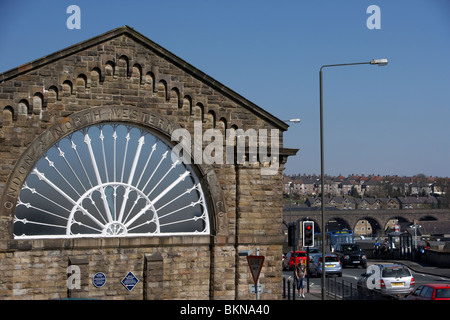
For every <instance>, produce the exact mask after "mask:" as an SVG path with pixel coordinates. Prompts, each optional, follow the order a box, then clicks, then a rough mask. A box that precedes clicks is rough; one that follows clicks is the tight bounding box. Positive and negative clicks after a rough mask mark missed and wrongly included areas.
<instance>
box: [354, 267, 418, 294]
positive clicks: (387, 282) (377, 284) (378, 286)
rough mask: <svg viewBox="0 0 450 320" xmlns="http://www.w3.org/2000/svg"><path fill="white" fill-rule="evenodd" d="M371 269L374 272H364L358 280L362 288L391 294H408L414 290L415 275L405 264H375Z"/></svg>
mask: <svg viewBox="0 0 450 320" xmlns="http://www.w3.org/2000/svg"><path fill="white" fill-rule="evenodd" d="M369 269H371V271H373V272H369V273H363V274H362V277H361V278H360V279H359V280H358V286H359V287H360V288H361V289H362V290H376V291H380V292H381V293H384V294H390V295H408V294H410V293H411V292H412V291H413V290H414V284H415V280H414V277H413V275H412V273H411V271H410V270H409V269H408V267H406V266H404V265H401V264H395V263H387V264H374V265H372V266H371V268H369ZM368 283H369V285H368Z"/></svg>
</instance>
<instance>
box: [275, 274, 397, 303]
mask: <svg viewBox="0 0 450 320" xmlns="http://www.w3.org/2000/svg"><path fill="white" fill-rule="evenodd" d="M326 281H327V283H326V290H327V296H328V298H329V299H333V300H397V299H398V297H397V296H392V295H388V294H384V293H381V292H379V291H375V290H368V289H366V288H362V287H361V286H360V285H358V284H355V283H351V282H349V281H345V280H343V279H342V278H338V277H327V278H326ZM305 289H306V288H305ZM296 292H297V284H296V282H295V280H294V279H292V278H288V279H286V278H285V277H283V299H285V300H296Z"/></svg>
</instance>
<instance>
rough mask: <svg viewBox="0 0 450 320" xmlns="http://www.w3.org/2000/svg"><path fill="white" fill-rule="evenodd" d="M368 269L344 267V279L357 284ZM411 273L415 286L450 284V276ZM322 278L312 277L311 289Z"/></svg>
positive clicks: (286, 273)
mask: <svg viewBox="0 0 450 320" xmlns="http://www.w3.org/2000/svg"><path fill="white" fill-rule="evenodd" d="M374 263H376V261H375V260H369V261H368V263H367V264H368V266H369V265H371V264H374ZM365 271H366V269H363V268H361V267H358V268H344V269H342V278H341V279H342V280H344V281H348V282H350V283H353V284H356V283H357V282H358V279H359V278H361V274H362V273H364V272H365ZM293 273H294V272H293V271H283V276H284V277H286V278H292V277H293ZM411 273H412V275H413V277H414V280H415V286H414V288H417V287H418V286H420V285H422V284H425V283H448V284H450V278H446V277H440V276H435V275H430V274H424V273H418V272H415V271H413V270H411ZM320 284H321V278H310V290H312V291H320V287H321V285H320Z"/></svg>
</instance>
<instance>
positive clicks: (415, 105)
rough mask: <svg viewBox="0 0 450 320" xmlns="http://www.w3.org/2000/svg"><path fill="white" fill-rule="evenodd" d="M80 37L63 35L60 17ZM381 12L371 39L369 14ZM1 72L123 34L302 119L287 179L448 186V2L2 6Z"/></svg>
mask: <svg viewBox="0 0 450 320" xmlns="http://www.w3.org/2000/svg"><path fill="white" fill-rule="evenodd" d="M72 4H75V5H78V6H79V7H80V9H81V29H80V30H69V29H68V28H67V27H66V20H67V18H68V17H69V16H70V14H67V13H66V9H67V7H68V6H69V5H72ZM373 4H374V5H378V6H379V8H380V9H381V15H380V17H381V29H379V30H377V29H374V30H370V29H368V28H367V26H366V20H367V19H368V18H369V17H370V16H371V15H370V14H367V13H366V10H367V8H368V6H370V5H373ZM0 21H1V22H2V27H1V28H0V49H1V50H0V72H3V71H7V70H9V69H11V68H14V67H16V66H19V65H22V64H24V63H26V62H29V61H32V60H34V59H37V58H40V57H42V56H44V55H47V54H50V53H53V52H55V51H57V50H60V49H63V48H66V47H68V46H70V45H73V44H75V43H78V42H80V41H83V40H86V39H89V38H91V37H94V36H96V35H99V34H101V33H103V32H106V31H108V30H111V29H113V28H116V27H119V26H123V25H129V26H131V27H133V28H134V29H136V30H137V31H138V32H140V33H142V34H144V35H145V36H147V37H148V38H150V39H152V40H153V41H155V42H157V43H158V44H160V45H161V46H163V47H165V48H166V49H168V50H169V51H171V52H173V53H174V54H176V55H178V56H179V57H181V58H182V59H184V60H186V61H188V62H189V63H191V64H193V65H194V66H195V67H197V68H199V69H200V70H202V71H204V72H205V73H207V74H208V75H210V76H212V77H213V78H215V79H217V80H218V81H220V82H222V83H223V84H225V85H227V86H228V87H230V88H231V89H233V90H235V91H236V92H238V93H239V94H241V95H243V96H244V97H246V98H247V99H249V100H251V101H253V102H254V103H256V104H257V105H259V106H261V107H262V108H264V109H266V110H267V111H269V112H271V113H272V114H273V115H275V116H277V117H279V118H280V119H283V120H284V119H289V118H296V117H300V118H301V119H302V122H301V124H293V125H291V127H290V128H289V131H288V132H287V133H285V140H284V141H285V146H286V147H292V148H300V151H299V153H298V155H297V156H296V157H294V158H291V159H290V160H289V161H288V163H287V165H286V167H287V169H286V171H285V172H286V173H288V174H292V173H319V172H320V145H319V143H320V140H319V75H318V74H319V68H320V66H321V65H324V64H334V63H349V62H362V61H369V60H370V59H372V58H388V59H389V65H388V66H386V67H377V66H369V65H363V66H352V67H339V68H329V69H326V70H325V71H324V110H325V171H326V172H327V173H329V174H334V175H337V174H344V175H346V174H352V173H355V174H362V173H364V174H366V175H368V174H371V173H375V174H381V175H385V174H398V175H401V176H402V175H414V174H417V173H424V174H426V175H432V176H450V62H449V61H450V1H447V0H426V1H425V0H420V1H419V0H407V1H406V0H396V1H392V0H342V1H336V0H321V1H319V0H318V1H301V0H297V1H294V0H292V1H288V0H281V1H274V0H271V1H261V0H259V1H256V0H253V1H250V0H239V1H238V0H227V1H218V0H216V1H214V0H189V1H182V0H178V1H175V0H165V1H161V0H158V1H153V0H150V1H136V0H129V1H123V0H121V1H115V0H112V1H93V0H90V1H76V0H71V1H49V0H47V1H21V0H13V1H10V0H2V1H1V2H0Z"/></svg>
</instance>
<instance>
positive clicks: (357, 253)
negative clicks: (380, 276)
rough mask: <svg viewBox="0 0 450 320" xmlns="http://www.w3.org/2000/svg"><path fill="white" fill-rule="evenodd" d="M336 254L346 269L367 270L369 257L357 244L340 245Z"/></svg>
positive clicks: (336, 248) (335, 251)
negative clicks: (348, 267)
mask: <svg viewBox="0 0 450 320" xmlns="http://www.w3.org/2000/svg"><path fill="white" fill-rule="evenodd" d="M334 253H335V254H337V255H338V256H339V260H340V261H341V263H342V267H344V268H345V267H346V266H354V267H356V268H357V267H358V266H361V267H363V268H367V256H366V254H365V253H364V251H363V250H362V249H361V248H360V247H359V245H358V244H356V243H338V244H336V246H335V248H334Z"/></svg>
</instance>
